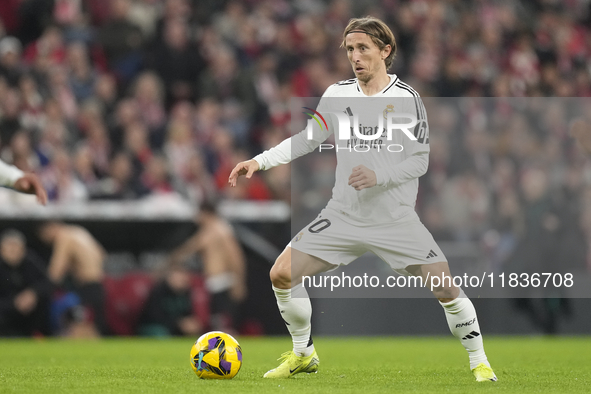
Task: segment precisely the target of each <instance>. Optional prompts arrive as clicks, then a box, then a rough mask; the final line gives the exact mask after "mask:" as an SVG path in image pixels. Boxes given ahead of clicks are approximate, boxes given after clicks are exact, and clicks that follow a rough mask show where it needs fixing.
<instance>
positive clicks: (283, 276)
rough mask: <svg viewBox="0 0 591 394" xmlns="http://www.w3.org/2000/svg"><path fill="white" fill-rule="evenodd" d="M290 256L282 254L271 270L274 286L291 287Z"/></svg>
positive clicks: (270, 274)
mask: <svg viewBox="0 0 591 394" xmlns="http://www.w3.org/2000/svg"><path fill="white" fill-rule="evenodd" d="M288 259H289V256H287V257H286V256H285V255H284V254H281V255H280V256H279V257H278V258H277V260H276V261H275V264H274V265H273V267H272V268H271V272H269V276H270V278H271V283H272V284H273V286H275V287H278V288H281V289H289V288H291V264H290V263H291V262H290V261H288Z"/></svg>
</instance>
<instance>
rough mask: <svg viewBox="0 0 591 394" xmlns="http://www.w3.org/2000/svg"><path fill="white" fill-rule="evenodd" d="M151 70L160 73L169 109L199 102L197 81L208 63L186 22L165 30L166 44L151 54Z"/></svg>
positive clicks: (174, 22)
mask: <svg viewBox="0 0 591 394" xmlns="http://www.w3.org/2000/svg"><path fill="white" fill-rule="evenodd" d="M147 64H148V67H149V68H152V69H154V70H155V71H156V73H158V75H159V76H160V78H162V81H163V82H164V86H166V95H167V99H166V102H167V106H168V107H170V106H171V105H172V104H174V103H175V102H177V101H180V100H194V99H195V96H196V95H195V86H194V85H195V81H197V79H198V78H199V75H200V74H201V72H202V71H203V69H204V66H205V63H204V61H203V58H202V57H201V55H200V54H199V49H198V48H197V46H196V45H195V44H194V43H193V42H192V41H191V37H190V32H189V26H188V25H187V22H186V21H185V19H184V18H183V19H178V20H169V21H167V22H166V24H165V26H164V40H163V41H162V42H157V43H156V45H155V47H154V49H152V50H151V53H150V57H149V60H148V62H147Z"/></svg>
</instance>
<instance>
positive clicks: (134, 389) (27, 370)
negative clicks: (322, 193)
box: [0, 336, 591, 394]
mask: <svg viewBox="0 0 591 394" xmlns="http://www.w3.org/2000/svg"><path fill="white" fill-rule="evenodd" d="M238 339H239V341H240V343H241V345H242V348H243V351H244V364H243V366H242V369H241V370H240V372H239V373H238V375H237V376H236V378H234V379H233V380H229V381H211V380H210V381H206V380H200V379H199V378H197V376H195V374H193V372H192V371H191V368H190V366H189V350H190V348H191V345H192V340H191V339H190V338H186V339H171V340H158V339H108V340H97V341H65V340H46V339H45V340H0V393H35V394H39V393H44V394H49V393H60V394H61V393H81V394H83V393H101V394H108V393H174V394H178V393H195V394H197V393H218V394H226V393H256V394H266V393H301V394H308V393H333V392H334V393H362V394H370V393H446V392H449V393H454V394H459V393H489V392H490V393H493V392H494V393H589V392H591V337H575V338H543V337H533V338H530V337H492V336H491V337H487V338H485V345H486V349H487V353H488V357H489V359H490V360H491V362H492V365H493V367H494V369H495V372H496V374H497V376H498V378H499V381H498V382H496V383H492V382H490V383H489V382H486V383H476V382H475V381H474V379H473V377H472V375H471V373H470V371H469V370H468V365H467V356H466V353H465V351H464V349H463V347H462V346H461V345H460V344H459V343H458V341H457V340H455V339H454V338H452V337H435V338H434V337H412V338H411V337H391V338H367V337H351V338H322V337H318V338H315V345H316V348H317V350H318V354H319V356H320V360H321V363H320V370H319V372H318V373H317V374H311V375H304V374H300V375H296V376H295V377H294V378H291V379H288V380H266V379H262V377H261V376H262V375H263V373H265V372H266V371H267V370H268V369H271V368H273V367H275V366H276V361H275V360H276V359H277V357H278V356H279V355H280V354H281V353H282V352H283V351H285V350H288V349H289V348H290V345H291V341H290V339H289V338H287V337H282V338H238Z"/></svg>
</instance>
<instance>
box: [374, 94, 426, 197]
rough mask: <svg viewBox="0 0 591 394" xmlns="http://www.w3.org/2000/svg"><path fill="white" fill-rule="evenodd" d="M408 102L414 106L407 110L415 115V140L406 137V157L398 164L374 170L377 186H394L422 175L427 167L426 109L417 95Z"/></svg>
mask: <svg viewBox="0 0 591 394" xmlns="http://www.w3.org/2000/svg"><path fill="white" fill-rule="evenodd" d="M409 102H413V104H412V105H411V107H414V109H410V108H409V110H410V111H409V112H411V111H412V112H414V113H415V114H416V116H417V125H416V126H415V127H414V131H413V134H414V136H415V137H416V138H417V140H416V141H413V140H410V139H407V143H405V146H404V149H405V151H406V152H407V154H408V157H407V158H406V159H405V160H403V161H402V162H400V163H399V164H398V165H396V166H393V167H390V168H378V169H375V170H374V172H375V174H376V181H377V185H378V186H382V187H396V186H398V185H401V184H403V183H405V182H408V181H410V180H413V179H416V178H419V177H420V176H422V175H424V174H425V173H426V172H427V168H428V167H429V151H430V147H429V122H428V121H427V111H426V110H425V106H424V105H423V100H421V98H420V97H418V95H417V96H416V97H414V99H413V100H412V101H409Z"/></svg>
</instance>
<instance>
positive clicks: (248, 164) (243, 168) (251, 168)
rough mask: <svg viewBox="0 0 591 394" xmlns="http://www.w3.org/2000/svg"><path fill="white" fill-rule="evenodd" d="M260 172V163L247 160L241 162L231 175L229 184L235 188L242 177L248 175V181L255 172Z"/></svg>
mask: <svg viewBox="0 0 591 394" xmlns="http://www.w3.org/2000/svg"><path fill="white" fill-rule="evenodd" d="M258 170H259V163H258V162H257V161H256V160H254V159H251V160H247V161H241V162H240V163H238V164H236V167H234V169H233V170H232V172H231V173H230V177H229V178H228V183H229V184H230V185H231V186H232V187H234V186H236V180H237V179H238V177H239V176H240V175H246V178H247V179H250V178H251V177H252V174H254V172H255V171H258Z"/></svg>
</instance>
